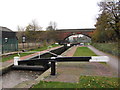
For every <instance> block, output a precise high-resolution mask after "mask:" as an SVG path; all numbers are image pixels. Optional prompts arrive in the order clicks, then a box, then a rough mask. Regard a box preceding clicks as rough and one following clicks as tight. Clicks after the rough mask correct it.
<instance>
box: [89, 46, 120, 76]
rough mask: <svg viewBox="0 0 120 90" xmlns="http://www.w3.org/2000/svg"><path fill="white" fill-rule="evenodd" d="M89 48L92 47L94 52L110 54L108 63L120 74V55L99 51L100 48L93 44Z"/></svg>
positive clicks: (100, 54)
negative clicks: (119, 56)
mask: <svg viewBox="0 0 120 90" xmlns="http://www.w3.org/2000/svg"><path fill="white" fill-rule="evenodd" d="M88 48H90V49H91V50H92V51H93V52H94V53H96V54H97V55H99V56H108V57H109V59H110V60H109V62H108V64H109V65H110V66H111V67H112V69H114V70H115V71H116V72H117V73H118V75H120V70H119V65H120V60H119V58H118V57H116V56H113V55H111V54H108V53H104V52H102V51H99V50H98V49H96V48H94V47H93V46H91V45H89V46H88ZM119 77H120V76H119Z"/></svg>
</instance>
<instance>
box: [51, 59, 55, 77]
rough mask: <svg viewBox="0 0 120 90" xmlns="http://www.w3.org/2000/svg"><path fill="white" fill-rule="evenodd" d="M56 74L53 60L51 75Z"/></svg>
mask: <svg viewBox="0 0 120 90" xmlns="http://www.w3.org/2000/svg"><path fill="white" fill-rule="evenodd" d="M55 74H56V68H55V61H51V75H53V76H54V75H55Z"/></svg>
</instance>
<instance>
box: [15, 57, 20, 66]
mask: <svg viewBox="0 0 120 90" xmlns="http://www.w3.org/2000/svg"><path fill="white" fill-rule="evenodd" d="M19 60H20V57H14V65H18V61H19Z"/></svg>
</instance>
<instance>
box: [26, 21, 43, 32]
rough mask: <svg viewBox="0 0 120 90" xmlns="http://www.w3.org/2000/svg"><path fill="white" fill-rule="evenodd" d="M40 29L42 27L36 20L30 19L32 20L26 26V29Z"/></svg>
mask: <svg viewBox="0 0 120 90" xmlns="http://www.w3.org/2000/svg"><path fill="white" fill-rule="evenodd" d="M41 29H42V27H41V26H39V25H38V22H37V21H36V20H32V22H31V23H30V24H29V25H28V26H27V27H26V31H40V30H41Z"/></svg>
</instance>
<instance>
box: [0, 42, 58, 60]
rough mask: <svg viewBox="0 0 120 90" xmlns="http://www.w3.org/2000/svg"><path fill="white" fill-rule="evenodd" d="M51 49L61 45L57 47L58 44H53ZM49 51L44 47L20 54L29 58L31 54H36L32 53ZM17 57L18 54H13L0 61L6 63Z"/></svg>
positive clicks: (3, 57)
mask: <svg viewBox="0 0 120 90" xmlns="http://www.w3.org/2000/svg"><path fill="white" fill-rule="evenodd" d="M50 46H51V47H57V46H59V45H56V44H53V45H50ZM46 49H48V46H43V47H40V48H38V49H34V50H31V51H28V52H26V53H24V52H23V53H20V56H21V57H23V56H27V55H30V54H33V53H34V52H32V51H43V50H46ZM15 56H18V54H13V55H7V56H2V60H0V62H5V61H8V60H11V59H13V58H14V57H15Z"/></svg>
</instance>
